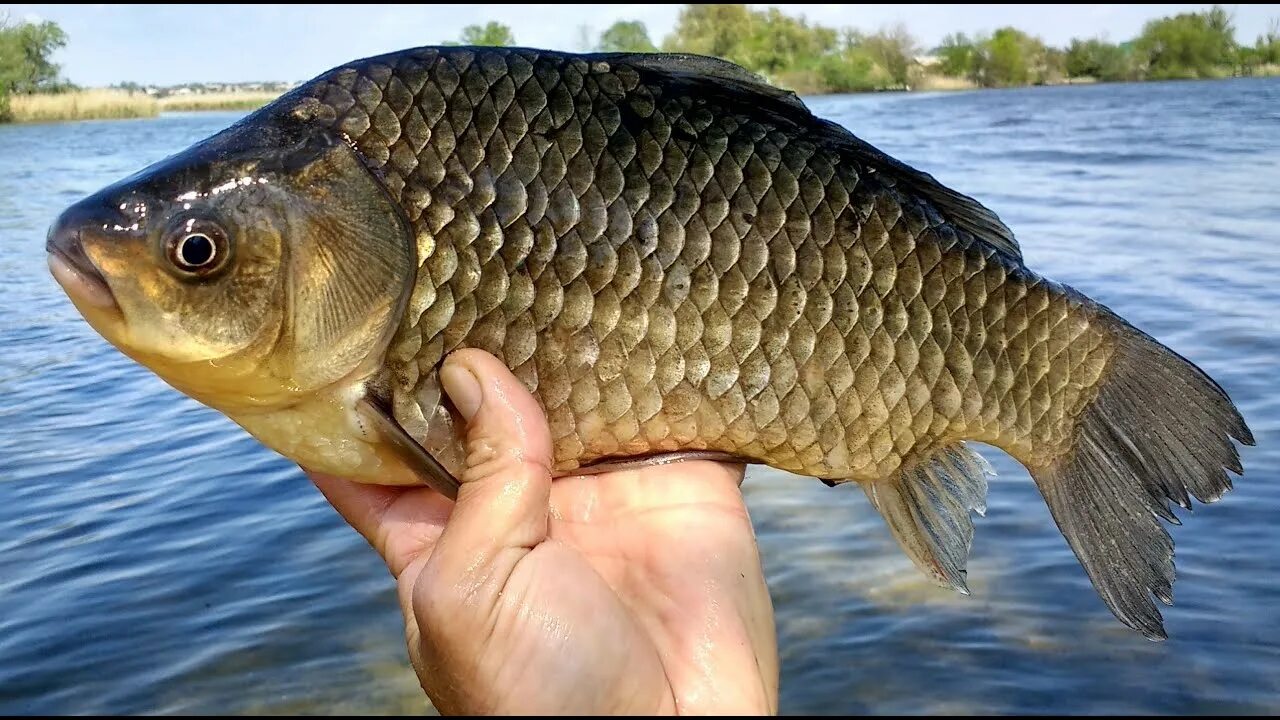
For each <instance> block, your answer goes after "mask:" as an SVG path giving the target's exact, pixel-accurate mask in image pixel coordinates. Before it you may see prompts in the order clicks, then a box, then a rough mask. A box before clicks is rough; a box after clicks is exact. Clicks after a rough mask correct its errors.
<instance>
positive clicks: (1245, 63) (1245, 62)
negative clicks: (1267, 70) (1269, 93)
mask: <svg viewBox="0 0 1280 720" xmlns="http://www.w3.org/2000/svg"><path fill="white" fill-rule="evenodd" d="M1264 65H1273V66H1274V65H1280V19H1276V20H1272V21H1271V26H1270V27H1269V28H1268V29H1267V32H1266V33H1265V34H1263V35H1259V36H1258V39H1257V41H1255V42H1254V44H1253V47H1249V46H1248V45H1241V46H1240V47H1238V48H1237V49H1236V66H1237V67H1238V68H1239V70H1240V72H1241V74H1244V75H1252V74H1254V73H1255V72H1257V71H1258V69H1259V68H1261V67H1262V66H1264ZM1273 72H1274V70H1273Z"/></svg>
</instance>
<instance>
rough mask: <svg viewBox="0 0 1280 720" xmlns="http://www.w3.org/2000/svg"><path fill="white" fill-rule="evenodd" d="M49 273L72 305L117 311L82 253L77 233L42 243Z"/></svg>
mask: <svg viewBox="0 0 1280 720" xmlns="http://www.w3.org/2000/svg"><path fill="white" fill-rule="evenodd" d="M44 249H45V252H47V253H48V260H49V272H50V273H52V274H53V279H54V280H57V281H58V284H59V285H61V286H62V289H63V290H65V291H66V293H67V295H69V296H70V297H71V299H72V300H73V301H79V302H83V303H85V304H86V305H89V306H90V307H94V308H99V309H103V310H110V309H115V310H119V305H117V304H116V297H115V294H114V293H112V292H111V286H109V285H107V280H106V278H104V277H103V276H102V272H101V271H100V270H98V266H97V265H94V264H93V260H92V259H90V257H89V256H88V255H87V254H86V253H85V251H84V245H83V244H82V243H81V242H80V232H79V231H78V230H76V231H72V232H66V233H56V234H52V235H50V237H49V239H48V240H47V241H45V245H44Z"/></svg>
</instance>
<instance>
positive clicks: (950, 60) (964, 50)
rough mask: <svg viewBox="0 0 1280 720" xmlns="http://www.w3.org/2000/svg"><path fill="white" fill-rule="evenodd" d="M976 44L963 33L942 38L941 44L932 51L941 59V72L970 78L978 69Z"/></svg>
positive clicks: (978, 52)
mask: <svg viewBox="0 0 1280 720" xmlns="http://www.w3.org/2000/svg"><path fill="white" fill-rule="evenodd" d="M978 45H979V43H977V42H974V41H972V40H970V39H969V38H968V37H967V36H966V35H965V34H964V33H952V34H950V35H948V36H946V37H944V38H942V45H940V46H939V47H938V49H937V50H936V51H935V53H934V54H936V55H937V56H938V57H939V58H940V59H941V63H940V66H941V70H942V74H943V75H948V76H950V77H963V78H972V77H973V76H974V74H975V73H976V72H977V69H978V61H979V54H980V52H981V51H980V50H979V49H978Z"/></svg>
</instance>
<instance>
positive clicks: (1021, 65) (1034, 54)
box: [977, 27, 1044, 87]
mask: <svg viewBox="0 0 1280 720" xmlns="http://www.w3.org/2000/svg"><path fill="white" fill-rule="evenodd" d="M1043 54H1044V44H1043V43H1041V42H1040V41H1039V40H1037V39H1036V38H1033V37H1031V36H1029V35H1027V34H1026V33H1024V32H1022V31H1021V30H1018V29H1016V28H1011V27H1003V28H1000V29H999V30H996V31H995V33H993V34H992V35H991V39H989V40H987V41H986V42H985V43H983V44H982V46H981V47H980V51H979V58H978V68H977V76H978V82H980V83H981V84H982V85H983V86H984V87H1009V86H1011V85H1028V84H1030V83H1031V79H1032V72H1033V68H1034V65H1035V63H1038V62H1039V61H1040V60H1041V57H1042V56H1043Z"/></svg>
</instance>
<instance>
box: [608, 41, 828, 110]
mask: <svg viewBox="0 0 1280 720" xmlns="http://www.w3.org/2000/svg"><path fill="white" fill-rule="evenodd" d="M590 58H591V59H593V60H603V61H605V62H610V63H619V64H623V65H630V66H632V67H637V68H645V69H648V70H654V71H657V72H660V73H664V74H667V75H672V76H675V77H682V78H688V79H689V80H693V81H697V80H716V81H719V82H720V83H723V84H725V85H727V86H730V87H733V88H734V89H735V90H738V91H739V92H742V93H757V94H760V95H765V96H767V97H770V98H773V99H774V100H777V101H779V102H783V103H786V104H787V105H790V106H791V107H792V108H794V109H796V110H800V111H803V112H804V113H805V114H810V113H809V108H807V107H805V104H804V101H802V100H801V99H800V96H799V95H796V94H795V93H793V92H791V91H790V90H783V89H782V88H780V87H775V86H773V85H770V84H769V81H768V80H765V79H764V78H763V77H760V76H759V75H757V74H755V73H753V72H751V71H750V70H748V69H746V68H744V67H742V66H741V65H738V64H737V63H731V62H729V61H728V60H721V59H720V58H713V57H707V56H706V55H692V54H690V53H596V54H595V55H591V56H590Z"/></svg>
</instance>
